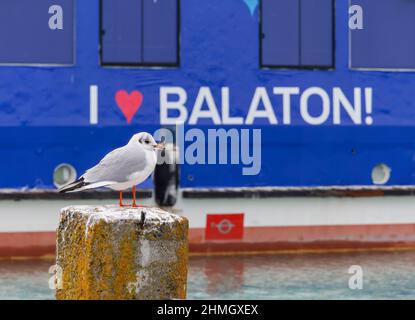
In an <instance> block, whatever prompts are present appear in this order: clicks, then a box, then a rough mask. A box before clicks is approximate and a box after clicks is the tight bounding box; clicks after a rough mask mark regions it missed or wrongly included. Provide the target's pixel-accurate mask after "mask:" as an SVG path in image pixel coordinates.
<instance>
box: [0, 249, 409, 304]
mask: <svg viewBox="0 0 415 320" xmlns="http://www.w3.org/2000/svg"><path fill="white" fill-rule="evenodd" d="M51 264H53V261H42V260H38V261H6V260H3V261H0V299H53V297H54V292H53V291H52V290H50V289H49V288H48V279H49V277H50V275H49V274H48V269H49V267H50V265H51ZM351 265H359V266H360V267H362V269H363V289H362V290H351V289H349V287H348V282H349V277H350V276H351V275H350V274H349V273H348V269H349V267H350V266H351ZM188 298H190V299H415V252H395V253H394V252H384V253H380V252H376V253H375V252H373V253H348V254H334V253H333V254H309V255H266V256H265V255H264V256H232V257H192V258H191V259H190V266H189V277H188Z"/></svg>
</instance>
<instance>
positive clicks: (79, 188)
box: [58, 177, 117, 193]
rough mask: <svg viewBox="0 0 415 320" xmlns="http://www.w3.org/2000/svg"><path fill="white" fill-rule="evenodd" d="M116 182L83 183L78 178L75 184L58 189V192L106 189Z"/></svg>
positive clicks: (81, 179) (82, 180)
mask: <svg viewBox="0 0 415 320" xmlns="http://www.w3.org/2000/svg"><path fill="white" fill-rule="evenodd" d="M115 183H117V182H115V181H99V182H85V179H84V178H83V177H82V178H79V179H78V180H76V181H75V182H72V183H70V184H68V185H66V186H64V187H62V188H60V189H59V190H58V191H59V193H65V192H77V191H82V190H88V189H95V188H100V187H107V186H110V185H112V184H115Z"/></svg>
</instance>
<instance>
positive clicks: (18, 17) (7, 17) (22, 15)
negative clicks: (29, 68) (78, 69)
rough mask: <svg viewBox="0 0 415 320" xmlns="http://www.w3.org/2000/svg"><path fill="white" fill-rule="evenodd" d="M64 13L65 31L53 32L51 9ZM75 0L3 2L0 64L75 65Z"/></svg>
mask: <svg viewBox="0 0 415 320" xmlns="http://www.w3.org/2000/svg"><path fill="white" fill-rule="evenodd" d="M53 5H59V6H61V8H62V11H63V29H54V30H52V29H50V27H49V19H50V18H51V17H52V14H49V8H50V7H51V6H53ZM73 30H74V0H54V1H53V0H36V1H33V0H1V1H0V63H6V64H7V63H10V64H65V65H66V64H73V63H74V33H73Z"/></svg>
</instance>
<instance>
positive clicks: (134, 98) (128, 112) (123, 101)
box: [115, 90, 143, 123]
mask: <svg viewBox="0 0 415 320" xmlns="http://www.w3.org/2000/svg"><path fill="white" fill-rule="evenodd" d="M115 101H116V102H117V105H118V108H120V110H121V112H122V113H123V114H124V117H125V119H127V122H128V123H131V120H133V117H134V115H135V114H136V113H137V111H138V109H140V107H141V104H142V103H143V94H142V93H141V92H140V91H137V90H134V91H132V92H131V93H130V94H129V93H128V92H127V91H125V90H119V91H117V93H116V94H115Z"/></svg>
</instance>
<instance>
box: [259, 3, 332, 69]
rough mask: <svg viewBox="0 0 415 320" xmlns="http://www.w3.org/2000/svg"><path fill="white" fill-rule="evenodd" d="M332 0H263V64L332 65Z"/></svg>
mask: <svg viewBox="0 0 415 320" xmlns="http://www.w3.org/2000/svg"><path fill="white" fill-rule="evenodd" d="M333 27H334V23H333V0H262V1H261V38H262V39H261V49H260V51H261V53H260V57H261V66H262V67H295V68H308V67H313V68H332V67H333V65H334V63H333V60H334V58H333V51H334V50H333V43H334V41H333V34H334V32H333Z"/></svg>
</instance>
